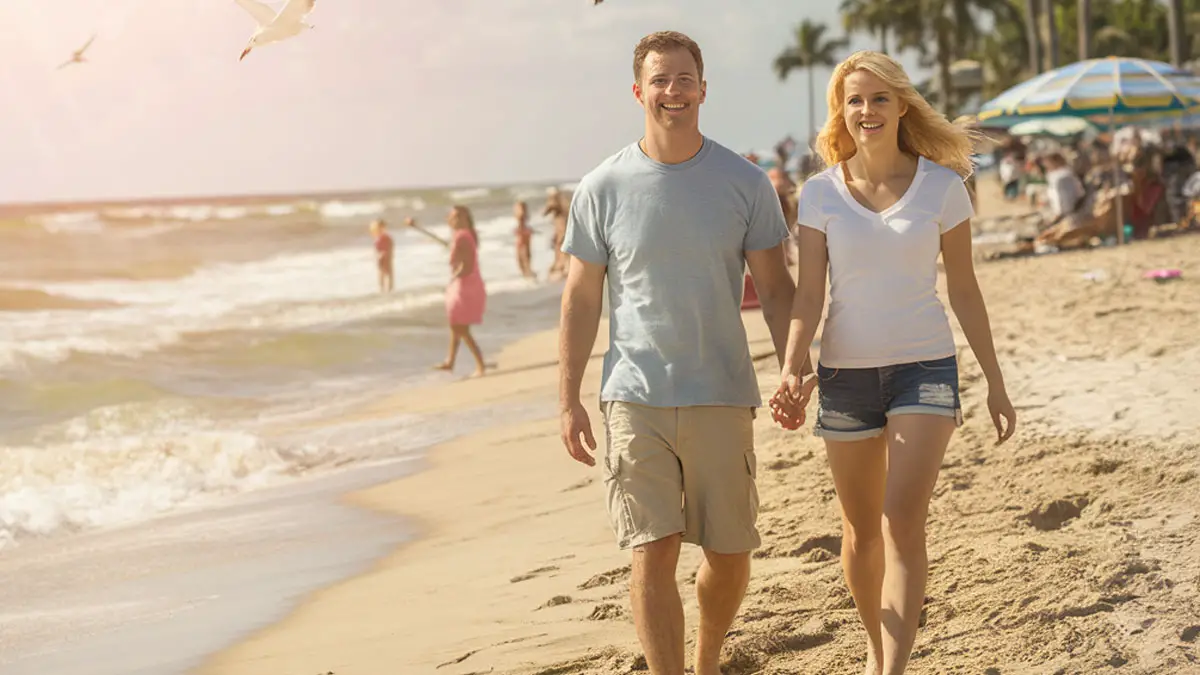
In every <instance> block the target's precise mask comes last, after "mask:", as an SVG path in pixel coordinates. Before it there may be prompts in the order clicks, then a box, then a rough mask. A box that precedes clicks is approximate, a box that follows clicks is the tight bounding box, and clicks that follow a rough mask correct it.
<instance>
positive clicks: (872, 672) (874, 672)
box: [863, 642, 883, 675]
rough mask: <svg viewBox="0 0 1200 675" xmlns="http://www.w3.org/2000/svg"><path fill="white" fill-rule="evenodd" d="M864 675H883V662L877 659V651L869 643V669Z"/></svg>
mask: <svg viewBox="0 0 1200 675" xmlns="http://www.w3.org/2000/svg"><path fill="white" fill-rule="evenodd" d="M863 675H883V662H882V661H879V660H878V659H876V658H875V650H874V649H873V648H872V647H871V644H870V642H868V643H867V669H866V670H864V671H863Z"/></svg>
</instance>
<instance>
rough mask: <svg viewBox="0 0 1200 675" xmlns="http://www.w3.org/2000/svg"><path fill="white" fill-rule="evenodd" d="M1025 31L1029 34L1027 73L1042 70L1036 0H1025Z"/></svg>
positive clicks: (1035, 72) (1033, 73)
mask: <svg viewBox="0 0 1200 675" xmlns="http://www.w3.org/2000/svg"><path fill="white" fill-rule="evenodd" d="M1025 32H1026V34H1027V35H1028V36H1029V37H1027V38H1026V41H1027V42H1028V43H1029V73H1030V74H1031V75H1037V74H1038V73H1040V72H1042V38H1041V31H1040V30H1038V0H1025Z"/></svg>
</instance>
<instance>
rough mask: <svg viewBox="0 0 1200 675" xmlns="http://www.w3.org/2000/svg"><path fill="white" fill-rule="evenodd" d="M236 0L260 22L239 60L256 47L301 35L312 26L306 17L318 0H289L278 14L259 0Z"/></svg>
mask: <svg viewBox="0 0 1200 675" xmlns="http://www.w3.org/2000/svg"><path fill="white" fill-rule="evenodd" d="M235 1H236V2H237V4H239V5H241V6H242V9H244V10H246V11H247V12H248V13H249V14H250V16H252V17H254V20H255V21H257V22H258V30H256V31H254V35H252V36H251V37H250V42H249V43H247V44H246V49H245V50H243V51H242V55H241V56H239V57H238V61H241V60H242V59H244V58H246V55H247V54H249V53H250V50H251V49H254V48H255V47H262V46H264V45H269V44H271V43H273V42H279V41H281V40H286V39H288V38H290V37H295V36H297V35H299V34H300V33H302V32H303V31H304V30H305V29H307V28H312V26H310V25H308V24H307V23H305V22H304V19H305V18H307V17H308V14H309V12H311V11H312V10H313V5H315V4H316V0H288V3H287V4H286V5H284V6H283V9H281V10H279V13H278V14H276V13H275V10H273V9H271V8H270V7H267V6H266V5H264V4H263V3H261V2H258V0H235Z"/></svg>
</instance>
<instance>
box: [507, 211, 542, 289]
mask: <svg viewBox="0 0 1200 675" xmlns="http://www.w3.org/2000/svg"><path fill="white" fill-rule="evenodd" d="M513 217H514V218H516V219H517V229H516V231H515V234H516V235H517V267H519V268H520V269H521V276H523V277H525V278H526V279H537V274H536V273H535V272H534V271H533V265H532V263H531V262H530V256H531V255H532V251H531V249H530V247H531V245H532V240H533V228H531V227H529V207H528V206H527V205H526V204H525V202H524V201H519V202H517V203H516V204H514V205H513Z"/></svg>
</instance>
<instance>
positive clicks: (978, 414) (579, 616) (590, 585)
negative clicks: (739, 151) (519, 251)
mask: <svg viewBox="0 0 1200 675" xmlns="http://www.w3.org/2000/svg"><path fill="white" fill-rule="evenodd" d="M1197 260H1200V237H1195V236H1185V237H1177V238H1173V239H1165V240H1158V241H1151V242H1146V243H1138V244H1134V245H1130V246H1126V247H1120V248H1109V249H1101V250H1095V251H1089V252H1082V253H1071V254H1061V255H1053V256H1043V257H1037V258H1028V259H1016V260H1006V261H1001V262H996V263H990V264H986V265H981V266H980V268H979V276H980V281H981V284H982V286H983V288H984V292H985V295H986V297H987V300H988V303H989V307H990V310H991V315H992V321H993V325H994V327H995V329H994V332H995V335H996V340H997V344H998V349H999V352H1000V358H1001V362H1002V365H1003V368H1004V371H1005V373H1006V376H1007V380H1008V385H1009V392H1010V395H1011V397H1012V399H1013V402H1014V404H1015V405H1016V407H1017V409H1018V413H1019V415H1020V428H1019V430H1018V432H1017V434H1016V436H1015V437H1014V438H1013V439H1012V440H1011V441H1010V442H1009V443H1008V444H1005V445H1003V446H1000V447H995V446H994V444H993V440H994V431H993V429H992V428H991V422H990V420H989V418H988V414H987V408H986V403H985V397H986V386H985V382H984V381H983V379H982V376H981V374H980V371H979V368H978V365H977V363H976V361H975V359H974V357H973V356H972V355H971V353H970V350H969V348H967V346H966V344H965V342H964V341H963V339H962V336H961V333H959V332H958V328H957V323H954V325H955V330H956V338H957V340H958V343H959V354H960V359H961V364H962V367H961V369H962V376H961V377H962V389H963V398H964V406H965V415H966V425H965V426H964V427H963V429H962V430H961V431H960V433H958V434H957V435H956V436H955V439H954V441H953V442H952V444H951V447H950V450H949V452H948V453H947V456H946V461H945V465H944V467H943V472H942V475H941V479H940V481H939V483H938V488H937V491H936V493H935V495H934V499H933V503H932V508H931V515H930V524H929V534H930V538H929V540H930V543H929V552H930V560H931V567H932V572H931V578H930V583H929V590H928V598H927V608H926V616H927V622H926V625H925V626H924V628H923V629H922V631H921V633H920V635H919V637H918V640H917V644H916V648H915V655H914V659H913V661H912V663H911V666H910V672H912V673H937V674H941V673H986V674H991V675H995V674H1004V675H1008V674H1043V673H1044V674H1046V675H1050V674H1052V673H1062V674H1064V675H1066V674H1073V673H1081V674H1082V673H1089V674H1090V673H1107V672H1113V673H1130V674H1132V673H1138V674H1141V673H1164V674H1166V673H1170V674H1172V675H1174V674H1180V673H1200V663H1197V657H1198V656H1200V654H1198V653H1197V639H1198V633H1200V596H1198V594H1197V591H1198V590H1200V536H1198V535H1200V520H1198V518H1197V511H1198V508H1200V479H1198V477H1197V473H1198V471H1200V461H1198V458H1197V454H1198V451H1200V445H1198V443H1197V434H1196V431H1197V429H1200V421H1198V420H1197V413H1198V412H1200V339H1198V335H1200V333H1198V331H1200V313H1198V311H1197V310H1198V309H1200V267H1197V265H1196V264H1195V261H1197ZM1159 267H1178V268H1181V269H1183V270H1184V275H1185V276H1184V278H1183V279H1182V280H1177V281H1172V282H1168V283H1163V284H1159V283H1156V282H1152V281H1144V280H1142V279H1141V273H1142V272H1143V271H1144V270H1147V269H1153V268H1159ZM943 297H945V296H944V295H943ZM745 320H746V324H747V327H748V329H749V332H750V335H751V337H752V340H753V343H752V351H754V352H756V353H758V354H760V355H761V354H762V353H768V354H769V351H770V342H769V340H768V339H767V332H766V329H765V326H764V325H763V321H762V318H761V316H760V315H758V314H757V313H756V312H747V313H746V315H745ZM604 330H605V329H603V328H602V331H601V332H602V334H603V333H604ZM554 343H555V337H554V335H553V334H552V333H550V334H543V335H538V336H534V337H532V338H529V339H527V340H525V341H523V342H522V343H520V344H517V345H515V346H513V347H512V348H510V349H509V350H507V351H506V352H505V353H502V354H500V355H499V356H498V359H497V360H498V362H499V363H500V365H501V370H498V371H496V372H495V373H494V375H493V376H490V377H488V378H485V379H484V380H480V381H471V382H462V383H455V384H453V385H447V386H442V387H437V388H433V389H427V390H422V391H420V392H414V393H408V394H403V395H398V396H397V397H395V398H394V399H393V400H390V401H385V402H382V403H381V404H380V405H379V406H377V407H376V408H375V409H372V410H366V411H363V412H362V413H361V414H363V415H383V414H390V411H409V410H411V409H413V408H420V409H422V410H426V411H434V410H439V409H445V408H448V407H449V406H454V405H463V406H476V405H485V404H487V403H488V402H489V401H498V400H512V398H514V397H519V398H522V399H527V400H530V401H537V400H544V401H545V404H546V410H547V419H546V420H544V421H540V422H534V423H527V424H517V425H513V426H510V427H506V428H500V429H494V430H491V431H488V432H486V433H482V434H479V435H476V436H471V437H468V438H463V439H461V440H458V441H455V442H452V443H449V444H447V445H445V446H443V447H440V448H437V449H436V450H435V451H433V452H432V454H431V458H430V461H429V466H428V467H427V469H426V470H424V471H422V472H421V473H419V474H416V475H414V476H411V477H408V478H405V479H403V480H400V481H398V482H395V483H392V484H388V485H383V486H381V487H378V488H374V489H371V490H367V491H365V492H362V493H359V494H355V495H351V496H350V497H349V499H351V500H352V501H353V503H356V504H360V505H362V506H364V507H369V508H374V509H382V510H385V511H388V512H393V513H399V514H403V515H406V516H408V517H411V518H415V519H416V520H417V522H418V523H419V525H420V530H421V536H420V538H419V539H417V540H416V541H414V542H412V543H410V544H407V545H405V546H404V547H402V548H401V549H400V550H398V551H397V552H396V553H395V554H394V555H392V556H391V557H390V558H388V559H386V560H384V561H382V562H381V563H380V564H379V565H377V567H376V568H375V569H374V570H373V571H371V572H370V573H368V574H365V575H362V576H360V577H357V578H354V579H350V580H348V581H346V582H344V583H342V584H339V585H337V586H334V587H332V588H329V589H326V590H324V591H322V592H320V593H317V594H316V595H315V596H313V597H312V598H311V599H310V600H309V601H308V602H306V603H305V604H304V605H303V606H301V607H300V608H299V609H297V610H296V611H295V612H294V613H293V614H292V615H291V616H290V617H289V618H287V619H286V620H285V621H283V622H281V623H280V624H278V625H276V626H272V627H270V628H268V629H266V630H264V631H262V632H261V633H259V634H257V635H254V636H252V637H251V638H249V639H247V640H246V641H244V642H243V643H242V644H239V645H237V646H235V647H234V648H232V649H229V650H228V651H226V652H224V653H221V654H219V655H217V656H215V657H214V658H212V659H211V660H210V661H209V662H208V663H207V664H206V666H205V667H204V668H203V669H202V671H201V672H202V673H204V674H206V675H250V674H253V675H325V674H326V673H330V672H332V673H334V674H335V675H396V674H408V673H438V674H444V675H466V674H468V673H521V674H525V675H529V674H533V673H539V674H541V675H559V674H566V673H627V672H635V671H637V670H638V669H644V662H642V661H640V659H638V658H637V654H638V653H639V652H638V647H637V642H636V638H635V636H634V632H633V627H632V624H631V623H630V619H629V615H628V602H627V599H626V593H627V575H628V568H627V567H626V565H627V564H628V554H625V553H622V552H620V551H618V550H616V548H615V546H614V544H613V539H612V535H611V532H610V530H609V528H608V525H607V522H606V518H605V515H604V507H603V498H602V494H601V493H602V488H601V486H600V483H599V481H598V480H597V473H596V470H595V469H587V468H586V467H583V466H581V465H578V464H576V463H574V462H572V461H571V460H570V459H569V458H568V457H567V455H566V453H565V451H564V450H563V449H562V447H561V445H560V443H559V440H558V430H557V420H556V419H554V418H553V415H554V414H555V407H554V401H555V385H556V383H555V378H556V372H557V371H556V369H557V365H556V363H555V357H554V353H555V352H554ZM603 349H604V344H603V339H602V340H601V343H600V344H598V345H597V350H596V351H597V354H599V353H601V352H602V351H603ZM758 363H759V383H760V386H761V388H762V390H763V392H764V393H767V392H769V391H770V390H771V389H773V388H774V386H775V384H776V380H777V368H776V363H775V360H774V358H773V357H768V358H762V359H760V360H759V362H758ZM599 366H600V364H599V360H598V359H593V361H592V363H591V364H590V366H589V378H588V381H587V384H586V391H587V393H586V396H587V397H588V399H589V400H593V401H594V399H595V392H596V387H597V384H598V381H597V378H598V374H599V369H600V368H599ZM591 411H592V413H593V423H594V425H595V427H596V431H597V433H598V434H600V433H601V432H602V425H600V424H599V419H598V418H599V414H598V412H596V407H595V405H592V406H591ZM810 412H811V411H810ZM756 432H757V439H758V457H759V473H758V476H759V484H760V490H761V502H762V513H761V516H760V520H759V526H760V529H761V531H762V533H763V539H764V543H763V547H762V548H761V550H759V551H758V552H757V553H756V554H755V560H754V572H753V580H752V581H751V585H750V590H749V593H748V595H747V598H746V602H745V605H744V607H743V611H742V613H741V616H740V617H739V619H738V620H737V622H736V623H735V625H734V627H733V629H732V631H731V634H730V639H729V641H728V644H727V648H726V657H727V663H726V666H725V672H726V674H727V675H749V674H750V673H831V674H841V673H845V674H847V675H859V674H860V673H861V672H862V669H863V663H864V662H863V654H864V633H863V631H862V629H861V627H860V626H859V625H858V622H857V618H856V615H855V612H854V609H853V607H852V602H851V600H850V598H849V595H848V593H847V591H846V589H845V586H844V584H843V581H842V577H841V569H840V566H839V564H838V551H839V547H840V540H841V537H840V532H841V530H840V524H839V517H838V508H837V500H836V497H835V495H834V492H833V488H832V485H831V482H830V480H829V477H828V469H827V466H826V463H825V458H824V453H823V450H822V445H821V443H820V441H819V439H816V438H814V437H813V436H812V434H811V431H810V430H809V429H805V430H802V431H800V432H796V433H786V432H783V431H782V430H779V429H778V428H776V427H774V426H772V424H771V422H770V420H769V416H767V415H760V416H759V420H758V421H757V423H756ZM598 440H599V441H600V442H601V444H603V438H602V437H600V438H598ZM330 545H331V546H336V545H337V542H330ZM698 561H699V556H698V553H697V551H696V550H695V549H692V548H690V547H686V548H685V555H684V557H683V560H682V561H681V564H680V569H679V580H680V582H681V583H686V582H689V581H691V579H692V578H693V576H694V571H695V569H696V565H697V564H698ZM684 597H685V599H686V605H687V618H688V622H689V623H688V625H689V631H692V630H694V627H695V618H696V614H695V610H696V607H695V600H694V595H693V594H692V593H691V592H690V589H688V591H687V592H685V594H684ZM691 639H692V637H691V636H690V635H689V645H690V643H691Z"/></svg>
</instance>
